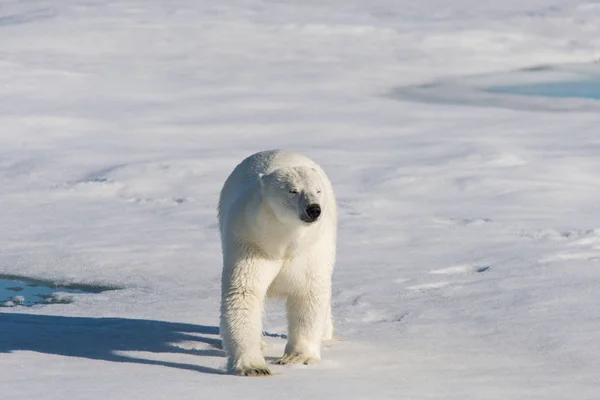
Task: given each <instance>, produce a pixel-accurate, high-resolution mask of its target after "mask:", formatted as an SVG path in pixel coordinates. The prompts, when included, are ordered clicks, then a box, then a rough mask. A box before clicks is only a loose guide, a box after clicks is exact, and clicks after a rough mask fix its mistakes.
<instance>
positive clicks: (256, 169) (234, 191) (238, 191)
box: [219, 150, 331, 223]
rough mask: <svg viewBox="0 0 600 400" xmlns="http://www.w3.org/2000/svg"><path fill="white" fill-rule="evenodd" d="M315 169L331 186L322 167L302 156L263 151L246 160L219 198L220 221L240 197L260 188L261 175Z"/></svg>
mask: <svg viewBox="0 0 600 400" xmlns="http://www.w3.org/2000/svg"><path fill="white" fill-rule="evenodd" d="M300 166H304V167H309V168H315V169H316V170H317V171H318V172H319V174H320V175H321V176H322V178H323V179H324V181H325V182H326V183H327V184H328V185H329V186H330V185H331V184H330V183H329V179H328V178H327V175H326V174H325V172H324V171H323V170H322V169H321V167H320V166H319V165H318V164H317V163H315V162H314V161H312V160H311V159H310V158H308V157H306V156H303V155H302V154H297V153H292V152H289V151H285V150H266V151H261V152H258V153H255V154H252V155H251V156H248V157H247V158H245V159H244V160H243V161H242V162H240V163H239V164H238V165H237V166H236V167H235V168H234V170H233V172H231V174H230V175H229V177H228V178H227V180H226V181H225V184H224V185H223V189H222V190H221V195H220V197H219V220H220V222H221V223H222V218H223V216H224V214H225V213H226V212H227V211H228V210H229V209H230V207H231V206H232V204H233V203H234V202H235V201H236V200H237V199H238V197H239V196H241V195H244V194H245V193H246V192H247V191H248V190H252V189H253V188H256V187H258V185H260V182H259V174H269V173H271V172H273V171H275V170H276V169H279V168H283V167H300Z"/></svg>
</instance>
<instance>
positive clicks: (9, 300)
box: [0, 275, 117, 307]
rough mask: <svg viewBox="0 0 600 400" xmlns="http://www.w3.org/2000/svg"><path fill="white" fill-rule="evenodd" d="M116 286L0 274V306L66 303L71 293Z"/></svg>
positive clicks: (100, 290) (103, 289)
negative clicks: (57, 282) (62, 283)
mask: <svg viewBox="0 0 600 400" xmlns="http://www.w3.org/2000/svg"><path fill="white" fill-rule="evenodd" d="M114 289H117V288H114V287H107V286H93V285H84V284H82V285H77V284H66V285H57V284H54V283H53V282H50V281H43V280H38V279H29V278H26V277H21V276H14V275H0V307H15V306H32V305H34V304H68V303H72V302H73V296H71V295H72V294H83V293H100V292H103V291H105V290H114Z"/></svg>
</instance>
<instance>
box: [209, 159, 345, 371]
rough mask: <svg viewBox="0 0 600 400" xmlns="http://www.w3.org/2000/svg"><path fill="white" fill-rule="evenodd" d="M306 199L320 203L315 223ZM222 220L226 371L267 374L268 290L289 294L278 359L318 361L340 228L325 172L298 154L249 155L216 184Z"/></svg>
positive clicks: (327, 325)
mask: <svg viewBox="0 0 600 400" xmlns="http://www.w3.org/2000/svg"><path fill="white" fill-rule="evenodd" d="M290 190H294V191H297V192H298V193H297V194H295V193H289V191H290ZM309 204H319V205H320V206H321V209H322V211H321V216H320V217H319V218H318V219H317V221H315V222H312V223H307V222H304V221H303V220H302V219H301V216H303V218H306V214H305V210H306V207H307V206H308V205H309ZM303 213H304V214H303ZM219 224H220V229H221V244H222V250H223V274H222V279H221V284H222V285H221V328H220V329H221V336H222V338H223V346H224V349H225V351H226V352H227V356H228V360H227V369H228V371H229V372H231V373H234V374H238V375H269V374H270V371H269V369H268V367H267V366H266V364H265V359H264V356H263V353H262V349H261V342H262V314H263V308H264V302H265V298H266V297H272V296H274V297H275V296H276V297H280V298H284V299H285V300H286V310H287V318H288V342H287V345H286V347H285V352H284V355H283V357H282V358H281V359H280V360H279V361H278V363H280V364H287V363H304V364H308V363H312V362H317V361H319V360H320V358H321V341H322V340H326V339H331V338H332V334H333V323H332V319H331V275H332V272H333V265H334V263H335V252H336V233H337V206H336V201H335V195H334V192H333V188H332V186H331V183H330V182H329V179H328V178H327V175H325V172H324V171H323V170H322V169H321V167H319V166H318V165H317V164H316V163H315V162H313V161H312V160H310V159H309V158H307V157H305V156H302V155H299V154H295V153H290V152H286V151H281V150H270V151H263V152H260V153H256V154H253V155H251V156H250V157H248V158H246V159H245V160H243V161H242V162H241V163H240V164H239V165H238V166H237V167H236V168H235V169H234V170H233V172H232V173H231V175H230V176H229V178H227V181H226V182H225V185H224V186H223V189H222V190H221V196H220V199H219Z"/></svg>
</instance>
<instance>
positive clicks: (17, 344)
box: [0, 313, 225, 374]
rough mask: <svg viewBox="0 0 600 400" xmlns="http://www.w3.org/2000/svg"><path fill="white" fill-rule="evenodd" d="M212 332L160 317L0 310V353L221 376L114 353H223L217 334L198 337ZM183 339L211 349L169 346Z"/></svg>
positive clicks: (194, 367)
mask: <svg viewBox="0 0 600 400" xmlns="http://www.w3.org/2000/svg"><path fill="white" fill-rule="evenodd" d="M218 334H219V328H218V327H216V326H204V325H192V324H183V323H174V322H165V321H152V320H143V319H127V318H88V317H61V316H52V315H34V314H10V313H8V314H2V313H0V353H9V352H12V351H18V350H24V351H35V352H38V353H45V354H55V355H61V356H69V357H81V358H88V359H91V360H103V361H113V362H127V363H137V364H146V365H159V366H164V367H171V368H180V369H185V370H191V371H197V372H202V373H207V374H224V371H222V370H219V369H216V368H210V367H204V366H200V365H194V364H185V363H177V362H170V361H161V360H147V359H143V358H136V357H130V356H126V355H121V354H118V352H122V351H141V352H151V353H179V354H194V355H199V356H208V357H224V356H225V353H224V352H223V351H222V350H220V347H221V340H220V339H219V338H218V337H215V338H213V337H205V336H200V335H211V336H215V335H218ZM184 340H186V341H198V342H201V343H206V344H209V345H210V346H212V349H206V350H195V349H184V348H180V347H177V346H173V345H172V344H171V343H176V342H181V341H184Z"/></svg>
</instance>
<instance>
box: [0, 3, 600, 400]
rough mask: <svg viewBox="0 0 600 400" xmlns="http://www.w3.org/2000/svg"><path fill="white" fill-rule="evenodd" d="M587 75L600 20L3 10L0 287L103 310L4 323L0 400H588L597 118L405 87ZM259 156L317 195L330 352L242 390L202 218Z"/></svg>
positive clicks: (239, 9) (31, 6)
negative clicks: (335, 223)
mask: <svg viewBox="0 0 600 400" xmlns="http://www.w3.org/2000/svg"><path fill="white" fill-rule="evenodd" d="M599 55H600V5H599V4H598V3H597V2H593V1H579V0H568V1H567V0H528V1H522V0H520V1H517V0H506V1H503V2H497V1H491V0H480V1H472V0H454V1H442V0H430V1H426V2H425V1H424V2H418V3H416V2H410V1H407V0H399V1H392V0H377V1H369V2H366V1H359V0H349V1H342V0H326V1H314V0H308V1H303V2H292V1H283V0H282V1H267V0H245V1H240V2H231V1H222V2H208V1H195V2H192V1H185V0H173V1H158V0H154V1H139V0H120V1H99V0H98V1H97V0H85V1H84V0H74V1H64V0H54V1H49V0H31V1H27V2H21V1H15V0H13V1H10V0H8V1H4V2H3V3H2V6H1V8H0V110H1V111H0V126H1V127H2V130H1V132H0V185H1V187H2V190H1V191H0V204H1V205H2V229H1V230H0V274H5V275H18V276H23V277H27V278H32V279H46V280H52V281H53V282H57V283H62V284H88V285H105V286H109V287H119V288H121V289H120V290H110V291H105V292H102V293H93V294H71V295H70V296H72V297H73V299H74V302H73V303H70V304H47V305H36V306H33V307H23V306H16V307H11V308H2V309H1V311H0V371H1V372H0V387H1V388H2V398H7V399H8V398H11V399H34V398H47V399H62V398H77V399H93V400H95V399H105V398H115V399H127V398H143V399H163V398H169V399H191V398H244V399H258V398H268V397H270V396H272V395H273V393H277V394H282V395H284V396H285V397H286V398H289V399H300V398H302V399H304V398H328V397H331V398H342V399H343V398H348V399H360V398H381V399H397V398H406V399H461V400H464V399H507V398H509V399H565V398H573V399H595V398H597V397H598V390H599V387H598V381H599V380H600V376H599V375H600V373H599V371H600V359H599V357H598V354H600V345H599V343H600V313H599V312H598V307H597V301H598V298H599V295H600V279H599V278H600V269H599V268H598V266H599V264H598V262H599V260H600V222H599V217H600V212H599V209H598V198H599V195H600V178H599V177H598V171H600V157H598V154H599V152H600V136H599V135H598V125H599V122H600V117H599V115H600V114H598V113H597V110H598V108H597V105H596V104H597V103H595V102H594V100H589V99H588V100H584V99H582V100H580V101H582V102H585V104H584V103H572V102H577V101H578V100H576V99H552V98H535V99H529V98H527V99H522V100H518V99H517V97H518V96H509V95H506V96H507V97H502V95H500V94H490V96H496V97H495V99H498V98H502V99H503V100H501V101H500V102H498V101H497V100H493V99H490V98H489V97H486V96H483V95H481V97H478V96H479V94H477V95H476V96H475V99H474V100H473V96H471V97H469V98H468V99H467V100H469V99H470V100H469V101H465V98H463V97H461V96H462V95H463V93H461V91H460V90H456V86H453V85H449V86H448V85H444V84H442V85H441V86H440V87H441V89H438V91H441V92H443V93H441V99H442V100H443V101H439V100H440V99H439V98H437V99H432V98H431V97H427V96H424V97H423V96H421V97H420V98H418V99H417V98H414V97H411V95H409V93H408V92H406V88H415V87H419V86H423V85H425V86H427V85H429V84H438V83H439V82H467V83H466V84H465V85H466V86H469V84H468V82H469V79H472V78H473V77H477V76H486V77H490V76H491V77H493V76H494V74H510V73H512V72H514V71H518V70H523V69H527V68H536V67H539V66H561V65H572V64H577V63H579V64H582V65H584V66H586V65H587V66H586V67H585V68H588V67H589V65H592V64H593V62H594V61H595V60H597V59H598V56H599ZM553 68H554V67H553ZM556 68H558V67H556ZM463 79H464V81H463ZM486 82H492V81H486ZM463 87H464V86H463ZM454 96H456V98H457V100H456V101H454V100H453V98H454ZM498 96H500V97H498ZM467 97H468V96H467ZM415 100H418V101H415ZM565 102H566V103H565ZM268 148H285V149H289V150H293V151H298V152H302V153H304V154H307V155H308V156H310V157H311V158H313V159H315V160H316V161H317V162H319V163H320V164H321V165H322V166H323V168H324V169H325V170H326V171H327V172H328V174H329V176H330V178H331V180H332V181H333V184H334V186H335V189H336V193H337V195H338V199H339V204H340V227H339V253H338V263H337V266H336V272H335V277H334V316H335V320H336V332H337V336H338V337H340V338H341V339H342V341H340V342H335V343H330V344H327V345H326V346H325V349H324V352H323V355H324V359H323V362H322V363H321V364H319V365H314V366H297V367H279V366H272V369H273V371H274V372H275V373H276V375H275V376H273V377H270V378H263V379H251V378H239V377H233V376H229V375H223V374H222V371H223V366H224V364H225V359H224V358H223V354H222V352H221V351H220V350H219V348H218V334H217V333H218V331H217V328H216V325H217V321H218V306H219V285H220V245H219V240H218V234H217V225H216V210H215V205H216V202H217V196H218V192H219V190H220V187H221V185H222V183H223V181H224V179H225V178H226V177H227V175H228V174H229V173H230V172H231V170H232V169H233V167H234V166H235V165H236V163H237V162H239V161H240V160H241V159H242V158H244V157H245V156H247V155H249V154H251V153H253V152H255V151H259V150H264V149H268ZM265 330H266V331H267V333H268V335H267V337H266V341H267V343H268V344H269V348H268V350H267V355H268V356H269V357H276V356H278V355H281V353H282V350H283V346H284V344H285V338H284V337H282V335H284V334H285V333H286V332H285V317H284V314H283V310H282V307H281V305H279V304H273V305H270V306H269V307H268V312H267V315H266V322H265Z"/></svg>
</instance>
